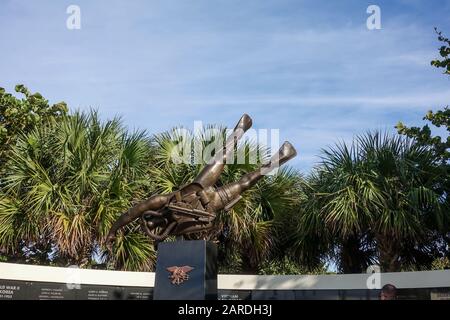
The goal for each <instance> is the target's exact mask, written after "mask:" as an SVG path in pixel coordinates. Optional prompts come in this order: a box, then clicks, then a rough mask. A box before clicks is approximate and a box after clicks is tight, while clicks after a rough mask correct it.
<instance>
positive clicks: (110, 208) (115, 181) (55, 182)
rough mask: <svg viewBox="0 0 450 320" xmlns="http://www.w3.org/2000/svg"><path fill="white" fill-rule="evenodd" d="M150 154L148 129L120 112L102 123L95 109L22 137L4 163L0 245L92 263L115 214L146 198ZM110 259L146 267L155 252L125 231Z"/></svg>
mask: <svg viewBox="0 0 450 320" xmlns="http://www.w3.org/2000/svg"><path fill="white" fill-rule="evenodd" d="M150 153H151V152H150V144H149V141H148V139H147V138H146V137H145V135H144V133H142V132H136V133H131V134H130V133H127V132H126V130H125V129H124V128H123V126H122V125H121V123H120V120H119V119H117V118H116V119H113V120H110V121H106V122H103V123H102V122H101V121H100V120H99V118H98V115H97V113H96V112H91V113H90V114H86V113H78V112H77V113H75V114H73V115H70V116H62V117H61V118H60V120H59V121H58V123H54V124H53V125H46V126H40V127H36V128H34V129H32V130H30V131H29V132H28V133H26V134H22V135H20V136H19V137H18V139H17V143H16V145H14V146H12V148H11V150H10V156H9V160H8V162H7V164H6V166H5V174H4V186H3V190H2V191H3V194H2V195H0V225H1V227H0V248H4V249H5V250H6V251H7V252H8V253H9V254H11V255H16V256H19V257H20V256H21V255H22V256H23V258H24V259H25V260H26V261H30V257H36V253H34V254H33V253H32V252H30V248H33V247H39V248H43V249H44V250H43V252H44V255H43V257H42V255H41V258H40V260H58V259H59V260H60V261H64V263H65V264H77V265H81V266H83V265H87V264H90V263H91V261H92V257H93V254H94V252H96V251H98V250H100V251H101V250H102V248H103V240H104V237H105V236H106V234H107V232H108V230H109V228H110V227H111V225H112V223H113V222H114V221H115V219H116V218H117V217H118V216H119V215H120V214H121V213H122V212H123V211H125V210H126V209H127V208H128V207H129V206H130V205H131V200H133V199H135V198H141V197H144V195H145V187H146V185H147V183H146V179H145V177H146V174H147V169H148V163H149V159H150ZM122 248H126V251H127V253H124V252H123V250H122V251H121V249H122ZM27 250H28V252H27ZM41 251H42V249H41ZM131 253H133V254H131ZM50 254H52V255H53V257H50V256H49V255H50ZM109 260H111V261H112V262H113V265H114V266H115V268H118V269H126V270H137V269H141V270H149V269H150V268H151V267H152V263H153V262H154V252H153V248H152V247H151V246H150V244H149V241H148V240H147V239H145V238H144V237H139V236H138V235H135V234H130V235H128V234H127V233H125V234H124V235H123V242H122V243H121V246H119V249H118V250H116V251H115V252H114V254H113V255H112V256H110V257H109Z"/></svg>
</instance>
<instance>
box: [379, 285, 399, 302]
mask: <svg viewBox="0 0 450 320" xmlns="http://www.w3.org/2000/svg"><path fill="white" fill-rule="evenodd" d="M396 299H397V288H396V287H395V286H394V285H393V284H385V285H384V286H383V288H381V293H380V300H396Z"/></svg>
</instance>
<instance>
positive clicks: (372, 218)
mask: <svg viewBox="0 0 450 320" xmlns="http://www.w3.org/2000/svg"><path fill="white" fill-rule="evenodd" d="M437 179H439V175H438V172H437V171H436V169H435V167H434V159H433V156H432V153H431V152H430V151H429V150H428V149H427V148H425V147H423V146H421V145H420V144H418V143H415V142H414V141H412V140H408V139H405V138H402V137H400V136H389V135H386V134H385V135H382V134H380V133H378V132H376V133H367V134H365V135H362V136H359V137H357V138H356V140H355V141H354V143H353V144H352V145H351V146H350V147H349V146H347V145H346V144H338V145H336V146H335V147H333V148H330V149H328V150H324V151H323V160H322V163H321V165H320V166H319V167H318V168H316V172H315V174H314V175H313V176H312V178H311V181H310V186H311V188H312V190H313V192H312V194H311V195H310V198H309V200H308V202H309V204H308V207H307V210H304V211H303V215H302V219H301V221H300V225H299V226H300V227H299V232H298V234H299V238H298V239H297V243H296V244H295V245H296V246H300V248H301V249H302V250H303V251H304V250H306V247H305V245H304V242H305V241H307V240H308V239H309V238H313V239H317V240H318V241H319V242H318V245H317V246H323V248H324V249H323V252H332V253H333V252H334V255H335V257H337V260H338V262H339V263H340V264H341V269H344V270H345V267H346V266H345V264H347V266H348V265H355V266H357V267H359V272H361V271H363V270H364V268H365V267H367V266H368V265H370V264H371V263H373V262H374V256H373V254H375V258H376V260H378V261H379V263H380V264H381V266H382V268H383V269H384V270H386V271H398V270H399V269H400V268H401V266H402V264H408V263H409V262H410V260H411V255H410V254H411V253H412V250H413V248H417V247H421V248H425V247H426V246H427V245H428V244H429V241H430V239H431V238H432V236H433V232H434V231H436V230H443V228H444V222H445V221H448V219H449V214H448V211H447V210H444V206H443V204H442V201H441V198H440V195H439V194H438V193H437V192H435V190H434V189H433V187H434V185H435V184H436V181H437ZM300 235H301V236H300ZM320 238H322V239H325V240H324V242H323V241H320ZM330 240H331V241H330ZM306 243H309V242H306ZM372 250H374V252H372ZM413 256H414V255H413ZM416 256H417V252H416ZM355 260H356V261H355ZM430 263H431V262H430ZM350 269H351V268H350ZM353 271H354V272H355V270H353Z"/></svg>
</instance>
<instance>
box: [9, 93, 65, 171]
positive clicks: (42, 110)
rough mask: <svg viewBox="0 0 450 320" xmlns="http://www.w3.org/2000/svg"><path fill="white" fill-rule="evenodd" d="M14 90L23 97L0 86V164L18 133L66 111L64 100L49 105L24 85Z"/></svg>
mask: <svg viewBox="0 0 450 320" xmlns="http://www.w3.org/2000/svg"><path fill="white" fill-rule="evenodd" d="M15 90H16V92H18V93H21V94H23V95H24V96H25V97H24V98H23V99H18V98H16V97H14V96H13V95H12V94H10V93H7V92H6V91H5V89H3V88H0V164H2V163H4V161H5V158H6V156H7V153H8V152H9V150H10V149H11V147H12V146H14V144H15V143H16V141H17V138H18V136H19V135H20V134H22V133H27V132H29V131H31V130H33V129H34V128H36V127H38V126H42V125H45V124H47V123H54V122H55V121H56V120H57V119H59V118H61V117H62V116H64V115H65V114H66V113H67V106H66V104H65V103H64V102H60V103H57V104H54V105H49V104H48V101H47V100H46V99H44V98H43V97H42V95H41V94H40V93H34V94H32V93H30V92H29V91H28V89H27V88H26V87H25V86H24V85H17V86H16V88H15Z"/></svg>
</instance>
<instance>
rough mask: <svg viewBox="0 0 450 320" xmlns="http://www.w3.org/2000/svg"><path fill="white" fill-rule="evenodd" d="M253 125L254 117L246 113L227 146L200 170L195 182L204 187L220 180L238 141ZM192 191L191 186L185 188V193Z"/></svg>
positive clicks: (229, 138) (228, 140)
mask: <svg viewBox="0 0 450 320" xmlns="http://www.w3.org/2000/svg"><path fill="white" fill-rule="evenodd" d="M251 126H252V119H251V118H250V116H248V115H247V114H244V115H243V116H242V117H241V119H239V122H238V123H237V125H236V127H235V128H234V130H233V133H232V134H231V135H230V136H229V137H228V138H227V141H226V142H225V146H224V147H223V148H222V149H221V150H219V151H218V152H217V153H216V154H215V156H214V158H213V159H212V161H211V162H210V163H208V164H207V165H205V167H204V168H203V169H202V171H200V173H199V174H198V176H197V177H196V178H195V179H194V181H193V183H194V184H198V185H201V186H202V187H203V189H206V188H208V187H210V186H213V185H214V184H215V183H216V182H217V180H219V177H220V175H221V173H222V171H223V168H224V167H225V163H226V162H227V160H228V161H229V158H230V157H231V156H232V155H233V151H234V146H235V144H236V142H237V141H238V140H239V139H240V138H242V136H243V135H244V133H245V132H246V131H247V130H248V129H250V127H251ZM191 191H192V190H190V189H189V188H187V189H185V190H183V192H184V193H189V192H191Z"/></svg>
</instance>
